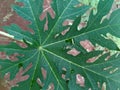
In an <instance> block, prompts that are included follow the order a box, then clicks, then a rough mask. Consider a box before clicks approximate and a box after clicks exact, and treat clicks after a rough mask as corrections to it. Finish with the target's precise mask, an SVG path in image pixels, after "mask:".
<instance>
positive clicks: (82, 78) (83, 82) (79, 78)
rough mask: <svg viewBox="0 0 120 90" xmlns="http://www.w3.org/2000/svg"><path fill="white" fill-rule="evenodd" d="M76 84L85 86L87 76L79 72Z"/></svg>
mask: <svg viewBox="0 0 120 90" xmlns="http://www.w3.org/2000/svg"><path fill="white" fill-rule="evenodd" d="M76 84H79V85H80V86H81V87H84V86H85V78H84V77H83V76H82V75H80V74H77V75H76Z"/></svg>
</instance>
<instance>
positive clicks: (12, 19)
mask: <svg viewBox="0 0 120 90" xmlns="http://www.w3.org/2000/svg"><path fill="white" fill-rule="evenodd" d="M12 4H18V5H22V4H21V3H17V2H15V0H0V31H3V29H2V27H3V26H6V25H10V24H12V23H15V24H17V25H19V26H20V27H21V28H22V29H23V30H30V29H29V28H28V27H27V25H28V24H29V22H28V21H26V20H24V19H23V18H21V17H20V16H18V15H17V14H16V13H15V12H14V11H13V10H12V9H11V6H12ZM10 41H11V39H10V38H7V37H4V36H2V35H0V44H7V43H8V42H10Z"/></svg>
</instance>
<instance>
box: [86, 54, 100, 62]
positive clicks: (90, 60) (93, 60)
mask: <svg viewBox="0 0 120 90" xmlns="http://www.w3.org/2000/svg"><path fill="white" fill-rule="evenodd" d="M100 57H101V54H100V55H98V56H95V57H92V58H89V59H88V60H87V61H86V62H87V63H93V62H95V61H96V60H97V59H99V58H100Z"/></svg>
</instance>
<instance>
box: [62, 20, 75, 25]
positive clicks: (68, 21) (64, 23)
mask: <svg viewBox="0 0 120 90" xmlns="http://www.w3.org/2000/svg"><path fill="white" fill-rule="evenodd" d="M73 21H74V20H71V19H66V20H65V21H64V22H63V26H68V25H70V26H71V25H72V24H73Z"/></svg>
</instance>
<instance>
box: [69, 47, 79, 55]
mask: <svg viewBox="0 0 120 90" xmlns="http://www.w3.org/2000/svg"><path fill="white" fill-rule="evenodd" d="M67 54H69V55H72V56H77V55H78V54H80V51H78V50H76V49H75V48H73V49H71V50H69V51H68V52H67Z"/></svg>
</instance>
